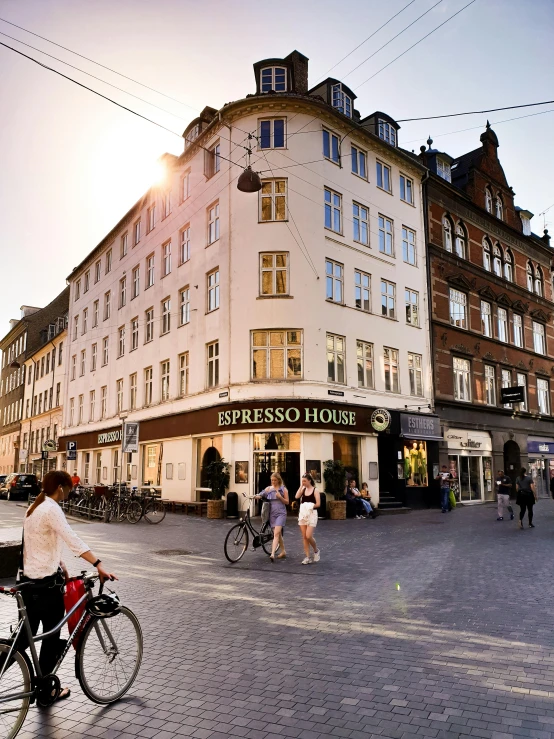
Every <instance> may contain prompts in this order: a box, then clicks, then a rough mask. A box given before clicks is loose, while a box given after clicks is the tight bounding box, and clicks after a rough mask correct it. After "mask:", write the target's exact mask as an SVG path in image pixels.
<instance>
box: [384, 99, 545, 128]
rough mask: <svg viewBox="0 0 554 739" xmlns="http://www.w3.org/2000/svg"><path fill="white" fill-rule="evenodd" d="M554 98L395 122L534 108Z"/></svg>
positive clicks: (403, 120)
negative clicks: (538, 101)
mask: <svg viewBox="0 0 554 739" xmlns="http://www.w3.org/2000/svg"><path fill="white" fill-rule="evenodd" d="M552 103H554V100H543V101H542V102H541V103H525V104H524V105H507V106H506V107H504V108H488V109H487V110H469V111H466V112H465V113H446V114H444V115H429V116H425V117H423V118H399V119H398V120H397V121H396V122H397V123H411V122H412V121H434V120H437V119H438V118H457V117H459V116H461V115H477V114H479V113H497V112H498V111H499V110H516V108H534V107H536V106H537V105H551V104H552Z"/></svg>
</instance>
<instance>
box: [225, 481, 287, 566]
mask: <svg viewBox="0 0 554 739" xmlns="http://www.w3.org/2000/svg"><path fill="white" fill-rule="evenodd" d="M243 496H244V497H245V498H246V499H247V500H249V501H252V500H256V498H255V496H248V495H246V493H243ZM264 502H267V503H270V504H271V501H270V500H268V501H264ZM248 532H250V533H251V534H252V537H253V539H252V547H253V548H254V549H257V548H258V547H260V546H261V547H262V549H263V550H264V552H265V553H266V554H268V555H270V554H271V543H272V541H273V528H272V527H271V525H270V523H269V521H266V522H265V523H263V524H262V527H261V529H260V530H259V531H257V530H256V529H255V528H254V526H253V524H252V519H251V517H250V510H247V511H246V513H245V514H244V517H243V518H241V519H240V522H239V523H237V524H235V526H233V527H232V528H231V529H229V531H228V532H227V536H226V537H225V544H224V546H223V549H224V552H225V557H226V558H227V560H228V561H229V562H230V563H231V564H235V562H238V561H239V559H241V558H242V557H243V555H244V553H245V552H246V550H247V549H248V541H249V536H248ZM279 549H280V547H279V546H278V547H277V549H276V550H275V553H276V554H277V552H278V551H279Z"/></svg>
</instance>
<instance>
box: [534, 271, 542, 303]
mask: <svg viewBox="0 0 554 739" xmlns="http://www.w3.org/2000/svg"><path fill="white" fill-rule="evenodd" d="M535 293H536V294H537V295H540V296H541V297H542V296H543V295H544V290H543V277H542V269H541V268H540V267H537V270H536V272H535Z"/></svg>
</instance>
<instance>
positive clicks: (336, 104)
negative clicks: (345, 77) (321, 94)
mask: <svg viewBox="0 0 554 739" xmlns="http://www.w3.org/2000/svg"><path fill="white" fill-rule="evenodd" d="M332 92H333V108H336V109H337V110H338V111H339V112H340V113H344V115H345V116H348V118H352V98H351V97H349V96H348V95H347V94H346V93H345V92H344V90H343V89H342V85H341V84H340V82H339V83H338V84H337V85H333V90H332Z"/></svg>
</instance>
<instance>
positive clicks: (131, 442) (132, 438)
mask: <svg viewBox="0 0 554 739" xmlns="http://www.w3.org/2000/svg"><path fill="white" fill-rule="evenodd" d="M138 445H139V424H138V423H125V424H124V425H123V441H122V443H121V451H122V452H123V453H124V454H125V452H138V450H139V447H138Z"/></svg>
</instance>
